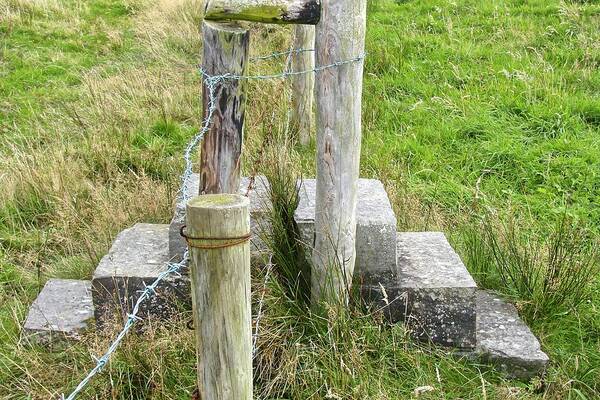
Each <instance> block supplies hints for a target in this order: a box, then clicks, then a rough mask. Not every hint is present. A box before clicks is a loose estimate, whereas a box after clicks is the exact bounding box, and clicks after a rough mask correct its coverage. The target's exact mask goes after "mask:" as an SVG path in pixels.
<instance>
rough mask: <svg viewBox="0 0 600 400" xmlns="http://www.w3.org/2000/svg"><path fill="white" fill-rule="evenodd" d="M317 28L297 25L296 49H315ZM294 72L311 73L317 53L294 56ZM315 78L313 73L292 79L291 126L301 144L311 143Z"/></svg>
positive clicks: (295, 32) (309, 52)
mask: <svg viewBox="0 0 600 400" xmlns="http://www.w3.org/2000/svg"><path fill="white" fill-rule="evenodd" d="M314 47H315V27H314V26H312V25H297V26H295V29H294V46H293V48H294V49H314ZM292 56H293V58H292V71H310V70H312V69H313V68H314V67H315V53H314V52H313V51H305V52H301V53H298V54H293V55H292ZM314 86H315V76H314V74H312V73H309V74H302V75H295V76H294V77H293V79H292V117H291V126H292V129H294V130H295V131H296V132H297V134H298V137H299V139H300V144H302V145H307V144H308V143H309V142H310V131H311V128H312V123H313V116H312V115H313V114H312V107H313V96H314Z"/></svg>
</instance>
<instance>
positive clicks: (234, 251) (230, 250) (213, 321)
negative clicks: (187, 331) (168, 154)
mask: <svg viewBox="0 0 600 400" xmlns="http://www.w3.org/2000/svg"><path fill="white" fill-rule="evenodd" d="M248 206H249V200H248V198H247V197H244V196H241V195H237V194H211V195H204V196H198V197H195V198H193V199H192V200H190V201H189V202H188V203H187V210H186V211H187V212H186V225H187V226H186V227H184V229H185V232H184V229H182V235H184V236H185V237H186V240H187V242H188V246H189V249H190V264H191V271H190V277H191V280H192V302H193V310H194V323H195V327H196V343H197V349H196V350H197V351H196V352H197V358H198V362H197V365H198V388H199V393H200V398H201V399H203V400H250V399H252V327H251V318H252V316H251V311H250V245H249V242H248V239H249V236H250V214H249V211H248Z"/></svg>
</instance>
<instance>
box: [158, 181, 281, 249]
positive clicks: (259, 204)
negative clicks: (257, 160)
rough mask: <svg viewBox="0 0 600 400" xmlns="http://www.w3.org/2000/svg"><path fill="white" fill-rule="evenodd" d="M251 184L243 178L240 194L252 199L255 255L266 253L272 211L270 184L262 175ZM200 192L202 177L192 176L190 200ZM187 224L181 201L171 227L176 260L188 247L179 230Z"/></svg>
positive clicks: (251, 225) (170, 236) (252, 243)
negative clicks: (263, 238) (263, 237)
mask: <svg viewBox="0 0 600 400" xmlns="http://www.w3.org/2000/svg"><path fill="white" fill-rule="evenodd" d="M250 183H251V178H249V177H242V179H241V181H240V191H239V194H241V195H244V196H248V198H249V199H250V231H251V233H252V238H251V239H250V245H251V247H250V248H251V250H252V252H253V253H262V252H265V251H266V245H265V244H264V242H263V241H262V240H261V236H262V235H263V232H264V231H265V230H267V229H268V218H267V215H268V212H269V211H270V205H271V201H270V195H269V182H268V181H267V178H265V177H264V176H262V175H257V176H256V177H255V178H254V181H253V183H252V185H251V184H250ZM199 191H200V175H199V174H192V177H191V178H190V184H189V185H188V192H187V194H186V196H188V198H191V197H194V196H197V195H198V192H199ZM184 222H185V202H184V201H182V200H181V199H178V200H177V203H176V204H175V213H174V215H173V219H172V220H171V225H170V226H169V255H170V256H171V257H172V258H173V259H174V260H177V261H179V260H181V258H182V257H183V253H184V252H185V250H186V248H187V246H186V244H185V240H184V239H183V238H182V237H181V235H180V233H179V230H180V229H181V227H182V226H183V225H184Z"/></svg>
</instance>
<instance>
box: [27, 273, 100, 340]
mask: <svg viewBox="0 0 600 400" xmlns="http://www.w3.org/2000/svg"><path fill="white" fill-rule="evenodd" d="M93 316H94V307H93V305H92V291H91V283H90V282H89V281H78V280H71V279H50V280H49V281H48V282H46V285H45V286H44V288H43V289H42V291H41V292H40V294H39V295H38V297H37V299H36V300H35V301H34V302H33V304H32V305H31V307H30V309H29V313H28V314H27V319H26V320H25V324H24V325H23V331H22V334H23V337H25V338H27V339H28V340H30V341H33V342H35V343H39V344H54V343H57V342H59V341H61V340H63V339H79V337H80V335H81V333H82V332H83V331H84V330H85V329H86V328H87V327H88V323H89V321H90V320H91V319H92V318H93Z"/></svg>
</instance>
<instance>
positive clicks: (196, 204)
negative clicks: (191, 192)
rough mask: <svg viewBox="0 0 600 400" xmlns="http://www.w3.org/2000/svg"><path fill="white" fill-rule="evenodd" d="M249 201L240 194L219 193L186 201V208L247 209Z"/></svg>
mask: <svg viewBox="0 0 600 400" xmlns="http://www.w3.org/2000/svg"><path fill="white" fill-rule="evenodd" d="M249 205H250V200H248V198H247V197H246V196H242V195H240V194H231V193H221V194H205V195H202V196H196V197H194V198H192V199H191V200H189V201H188V208H196V209H211V210H214V209H230V208H240V207H248V206H249Z"/></svg>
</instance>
